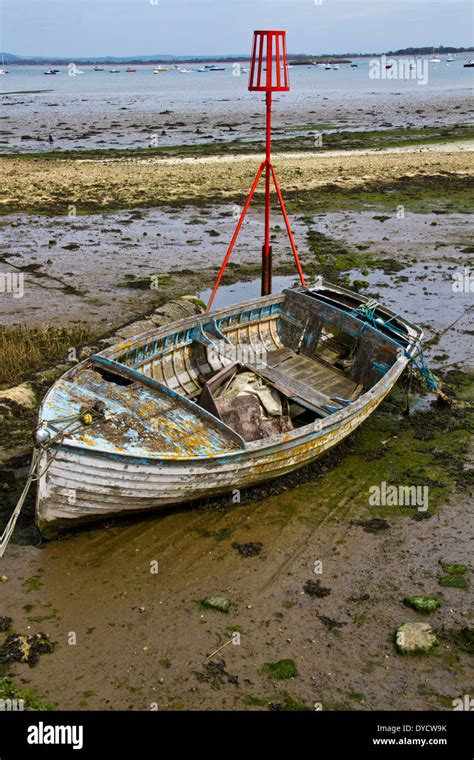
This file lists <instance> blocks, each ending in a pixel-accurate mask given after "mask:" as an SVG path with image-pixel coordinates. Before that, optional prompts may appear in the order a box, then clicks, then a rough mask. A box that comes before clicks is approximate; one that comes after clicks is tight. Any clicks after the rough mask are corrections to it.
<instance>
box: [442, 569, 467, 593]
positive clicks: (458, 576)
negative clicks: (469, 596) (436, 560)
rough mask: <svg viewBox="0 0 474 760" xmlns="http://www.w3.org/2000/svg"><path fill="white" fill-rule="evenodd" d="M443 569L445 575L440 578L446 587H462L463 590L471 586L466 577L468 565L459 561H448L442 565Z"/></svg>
mask: <svg viewBox="0 0 474 760" xmlns="http://www.w3.org/2000/svg"><path fill="white" fill-rule="evenodd" d="M441 568H442V570H443V573H444V575H443V577H442V578H440V580H439V585H440V586H444V587H445V588H460V589H462V590H463V591H467V589H468V588H469V581H468V579H467V578H466V577H465V575H466V573H467V566H466V565H463V564H461V563H459V562H448V563H446V564H443V565H441Z"/></svg>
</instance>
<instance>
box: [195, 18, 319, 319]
mask: <svg viewBox="0 0 474 760" xmlns="http://www.w3.org/2000/svg"><path fill="white" fill-rule="evenodd" d="M289 89H290V81H289V77H288V58H287V53H286V32H282V31H256V32H254V39H253V50H252V63H251V67H250V80H249V90H250V92H265V93H266V103H267V137H266V157H265V161H263V162H262V163H261V164H260V167H259V170H258V172H257V175H256V177H255V180H254V183H253V185H252V188H251V190H250V193H249V196H248V198H247V201H246V203H245V206H244V209H243V211H242V214H241V216H240V219H239V223H238V224H237V228H236V230H235V233H234V236H233V238H232V240H231V243H230V246H229V249H228V251H227V253H226V256H225V258H224V261H223V263H222V267H221V269H220V272H219V275H218V277H217V280H216V284H215V286H214V290H213V291H212V295H211V297H210V299H209V303H208V305H207V308H208V309H210V308H211V306H212V303H213V301H214V297H215V295H216V292H217V289H218V287H219V285H220V282H221V280H222V276H223V274H224V271H225V268H226V266H227V264H228V261H229V259H230V255H231V253H232V251H233V248H234V245H235V243H236V240H237V237H238V235H239V232H240V228H241V227H242V224H243V222H244V219H245V217H246V214H247V211H248V210H249V206H250V203H251V201H252V198H253V195H254V193H255V190H256V189H257V186H258V183H259V181H260V177H261V176H262V174H263V172H265V240H264V244H263V247H262V296H267V295H269V294H270V293H271V292H272V247H271V245H270V213H271V198H270V194H271V181H272V180H273V184H274V185H275V190H276V192H277V196H278V200H279V203H280V207H281V211H282V214H283V218H284V220H285V225H286V229H287V232H288V237H289V239H290V243H291V248H292V250H293V255H294V257H295V262H296V268H297V269H298V274H299V276H300V280H301V284H302V285H303V287H304V286H305V280H304V275H303V270H302V269H301V264H300V260H299V258H298V252H297V250H296V244H295V239H294V237H293V233H292V231H291V226H290V220H289V218H288V214H287V211H286V208H285V203H284V201H283V196H282V194H281V189H280V185H279V184H278V180H277V176H276V172H275V169H274V167H273V164H272V162H271V148H272V93H274V92H288V90H289Z"/></svg>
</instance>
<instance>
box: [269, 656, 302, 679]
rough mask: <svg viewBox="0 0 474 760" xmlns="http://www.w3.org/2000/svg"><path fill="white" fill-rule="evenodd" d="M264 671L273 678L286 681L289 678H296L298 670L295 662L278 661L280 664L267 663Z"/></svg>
mask: <svg viewBox="0 0 474 760" xmlns="http://www.w3.org/2000/svg"><path fill="white" fill-rule="evenodd" d="M264 670H265V672H266V674H267V675H268V676H270V677H271V678H278V679H280V680H285V679H288V678H296V676H297V675H298V670H297V668H296V665H295V662H294V660H278V662H266V663H265V665H264Z"/></svg>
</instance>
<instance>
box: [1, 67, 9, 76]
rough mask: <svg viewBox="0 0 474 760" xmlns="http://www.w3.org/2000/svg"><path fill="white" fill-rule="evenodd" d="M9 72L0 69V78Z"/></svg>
mask: <svg viewBox="0 0 474 760" xmlns="http://www.w3.org/2000/svg"><path fill="white" fill-rule="evenodd" d="M8 73H9V72H8V71H7V70H6V69H0V77H3V76H5V74H8Z"/></svg>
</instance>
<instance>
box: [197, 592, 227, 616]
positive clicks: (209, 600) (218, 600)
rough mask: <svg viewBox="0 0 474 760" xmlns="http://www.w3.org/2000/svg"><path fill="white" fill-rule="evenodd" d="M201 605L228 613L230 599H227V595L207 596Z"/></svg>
mask: <svg viewBox="0 0 474 760" xmlns="http://www.w3.org/2000/svg"><path fill="white" fill-rule="evenodd" d="M201 607H204V609H209V610H217V611H218V612H226V613H227V612H229V609H230V601H229V600H228V599H226V598H225V596H206V598H205V599H203V600H202V601H201Z"/></svg>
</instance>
